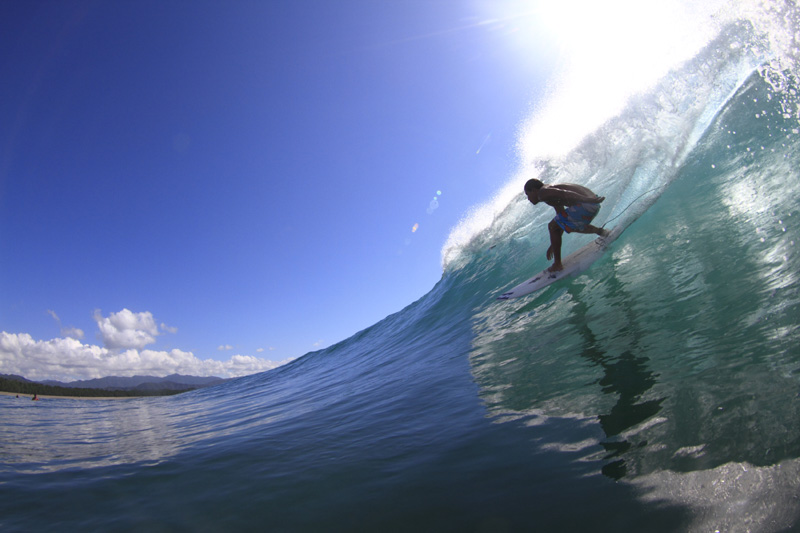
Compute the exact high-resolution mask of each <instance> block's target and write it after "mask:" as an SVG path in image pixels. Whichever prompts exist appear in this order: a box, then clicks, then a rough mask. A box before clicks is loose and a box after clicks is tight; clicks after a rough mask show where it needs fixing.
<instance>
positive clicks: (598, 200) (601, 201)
mask: <svg viewBox="0 0 800 533" xmlns="http://www.w3.org/2000/svg"><path fill="white" fill-rule="evenodd" d="M605 199H606V197H605V196H598V197H597V199H596V200H595V203H598V204H602V203H603V200H605Z"/></svg>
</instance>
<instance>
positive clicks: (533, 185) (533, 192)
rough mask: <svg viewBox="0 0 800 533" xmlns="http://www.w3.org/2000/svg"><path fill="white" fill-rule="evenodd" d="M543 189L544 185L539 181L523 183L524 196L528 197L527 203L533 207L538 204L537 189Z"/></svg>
mask: <svg viewBox="0 0 800 533" xmlns="http://www.w3.org/2000/svg"><path fill="white" fill-rule="evenodd" d="M542 187H544V183H542V182H541V181H539V180H528V181H527V182H525V196H527V197H528V201H530V203H532V204H533V205H536V204H538V203H539V189H541V188H542Z"/></svg>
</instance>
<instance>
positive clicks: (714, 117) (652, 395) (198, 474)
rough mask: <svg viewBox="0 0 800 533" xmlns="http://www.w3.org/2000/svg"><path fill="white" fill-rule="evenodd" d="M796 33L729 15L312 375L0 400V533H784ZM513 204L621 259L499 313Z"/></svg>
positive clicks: (791, 10) (797, 183)
mask: <svg viewBox="0 0 800 533" xmlns="http://www.w3.org/2000/svg"><path fill="white" fill-rule="evenodd" d="M798 19H800V15H798V12H797V7H796V6H795V4H794V3H793V2H788V1H787V2H774V3H764V4H757V9H756V8H754V9H753V10H752V11H751V12H743V13H737V14H735V16H734V15H731V21H730V22H728V23H725V24H721V25H720V29H719V31H718V32H717V33H716V36H715V37H714V38H713V39H711V40H710V41H709V42H708V44H707V45H706V46H704V47H703V48H702V49H701V50H699V51H698V52H697V53H696V54H695V55H694V57H692V58H690V59H689V60H688V61H685V62H682V63H680V64H678V65H675V66H674V67H673V68H672V69H671V70H669V72H668V73H667V74H666V75H664V76H663V77H662V78H661V79H660V80H659V81H658V82H657V83H655V84H654V85H652V86H651V87H650V88H649V89H647V90H646V91H643V92H639V93H638V94H636V95H634V96H633V97H631V99H630V100H628V103H627V104H626V106H625V107H624V108H623V109H622V110H621V111H620V112H618V113H617V114H615V115H614V116H612V117H609V118H608V119H607V120H605V121H604V122H603V123H602V124H601V125H600V126H599V127H597V128H594V129H592V130H591V131H589V132H587V134H586V135H584V136H582V137H581V140H580V141H579V142H577V143H576V144H575V145H574V146H573V147H571V148H570V149H569V150H567V151H565V152H564V153H561V154H557V155H551V156H547V157H541V156H540V157H535V158H531V159H529V160H523V161H522V163H521V165H520V170H519V172H518V173H517V174H515V175H514V176H511V177H509V176H498V184H499V185H502V183H504V182H506V181H511V182H512V183H513V187H514V189H513V190H514V194H507V195H502V194H501V195H498V198H495V199H487V204H486V206H485V208H484V209H482V210H477V211H476V213H474V214H471V215H469V216H468V217H466V219H465V221H464V223H463V224H462V225H461V226H459V227H458V228H455V229H454V231H453V235H452V236H451V239H450V240H449V241H448V242H447V244H446V245H445V247H444V249H443V254H442V255H443V274H442V278H441V280H440V281H439V282H438V283H437V284H436V285H435V286H434V287H433V288H432V290H431V291H430V292H429V293H428V294H426V295H425V296H423V297H422V298H420V299H419V300H417V301H415V302H413V303H411V304H410V305H408V307H406V308H405V309H402V310H400V311H399V312H397V313H395V314H393V315H391V316H388V317H386V318H385V319H384V320H382V321H380V322H378V323H377V324H375V325H373V326H371V327H369V328H367V329H365V330H364V331H361V332H359V333H357V334H356V335H354V336H353V337H351V338H349V339H346V340H344V341H342V342H340V343H338V344H336V345H334V346H331V347H330V348H327V349H325V350H321V351H317V352H313V353H309V354H307V355H305V356H303V357H301V358H299V359H297V360H295V361H293V362H291V363H289V364H287V365H285V366H282V367H280V368H277V369H275V370H272V371H269V372H266V373H263V374H258V375H253V376H248V377H244V378H240V379H236V380H233V381H230V382H227V383H225V384H222V385H219V386H215V387H210V388H206V389H201V390H197V391H193V392H190V393H185V394H181V395H178V396H174V397H162V398H142V399H135V400H127V401H101V400H98V401H78V400H68V399H58V400H48V401H44V402H38V403H36V404H33V403H32V402H22V401H19V400H16V399H14V398H12V397H2V396H0V420H1V422H0V530H2V531H4V532H11V531H14V532H16V531H20V532H22V531H38V532H42V531H147V532H154V531H155V532H157V531H170V532H171V531H193V532H194V531H199V532H202V531H287V532H291V531H559V532H569V531H704V532H713V531H726V532H727V531H754V532H773V531H774V532H780V531H790V530H800V320H798V319H799V318H800V284H799V283H798V276H799V275H800V253H798V248H799V246H798V244H800V202H798V198H799V197H800V142H798V140H799V139H800V111H799V108H798V102H799V101H800V98H799V97H798V90H800V84H799V83H798V72H800V68H798V65H800V61H798V59H800V51H799V49H800V24H799V23H798ZM588 94H590V92H588ZM523 159H524V158H523ZM530 177H539V179H541V180H542V181H545V182H548V183H553V182H575V183H581V184H584V185H587V186H588V187H590V188H591V189H592V190H594V191H595V192H597V193H598V194H600V195H603V196H605V197H606V200H605V202H604V203H603V208H602V209H601V211H600V213H599V215H598V218H597V219H596V220H595V224H598V225H604V224H605V225H606V227H609V228H611V227H614V226H616V225H619V224H622V225H623V226H624V227H625V231H624V233H623V234H622V235H621V236H620V238H619V239H618V240H617V241H616V242H614V243H613V244H612V245H611V246H610V247H609V249H608V251H607V252H606V253H605V254H604V255H603V256H602V257H601V258H600V259H599V260H597V261H596V262H595V263H594V264H593V265H592V266H591V268H589V269H588V270H587V271H585V272H584V273H583V274H581V275H579V276H577V277H574V278H571V279H568V280H565V281H562V282H558V283H555V284H554V285H551V286H550V287H548V288H547V289H545V290H543V291H541V292H539V293H535V294H533V295H530V296H528V297H525V298H521V299H518V300H512V301H497V300H496V299H495V298H496V297H497V296H498V295H499V294H501V293H502V292H504V291H505V290H507V289H508V288H510V287H512V286H514V285H515V284H517V283H519V282H520V281H522V280H524V279H526V278H527V277H530V276H531V275H533V274H534V273H535V272H537V271H539V270H541V269H543V268H544V267H545V266H546V265H547V261H546V259H545V257H544V250H545V249H546V248H547V246H548V236H547V231H546V225H547V222H548V220H549V218H551V217H552V210H548V209H545V208H542V207H541V206H538V208H534V207H532V206H531V205H530V204H529V203H528V202H527V200H526V199H525V198H524V196H523V195H522V185H523V183H524V181H525V179H527V178H530ZM499 185H498V186H499ZM590 239H591V237H590V236H581V235H569V236H566V237H565V239H564V252H565V255H566V254H568V253H569V252H570V251H572V250H575V249H577V248H578V247H580V246H582V245H583V244H585V243H587V242H589V240H590Z"/></svg>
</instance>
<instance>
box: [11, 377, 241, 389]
mask: <svg viewBox="0 0 800 533" xmlns="http://www.w3.org/2000/svg"><path fill="white" fill-rule="evenodd" d="M6 377H7V378H9V379H17V380H22V381H28V380H26V379H25V378H20V377H19V376H6ZM225 381H227V380H225V379H222V378H218V377H214V376H212V377H198V376H183V375H180V374H172V375H169V376H166V377H163V378H158V377H155V376H133V377H118V376H109V377H105V378H98V379H84V380H80V381H70V382H68V383H64V382H61V381H54V380H48V381H42V382H41V383H42V384H44V385H52V386H55V387H67V388H71V389H104V390H190V389H198V388H202V387H208V386H210V385H217V384H219V383H223V382H225Z"/></svg>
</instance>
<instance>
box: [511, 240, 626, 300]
mask: <svg viewBox="0 0 800 533" xmlns="http://www.w3.org/2000/svg"><path fill="white" fill-rule="evenodd" d="M624 229H625V228H623V227H622V226H616V227H615V228H614V229H612V230H611V232H610V233H609V234H608V235H606V236H605V237H598V238H596V239H595V240H593V241H592V242H590V243H589V244H587V245H586V246H584V247H583V248H580V249H579V250H576V251H574V252H572V253H571V254H569V255H568V256H567V257H566V258H565V259H562V260H561V264H562V265H564V270H559V271H558V272H549V271H548V270H547V269H544V270H542V271H541V272H539V273H538V274H536V275H535V276H533V277H532V278H531V279H528V280H525V281H523V282H522V283H520V284H519V285H517V286H516V287H514V288H513V289H511V290H510V291H508V292H504V293H503V294H501V295H500V296H498V297H497V299H498V300H510V299H512V298H519V297H520V296H525V295H526V294H530V293H532V292H536V291H538V290H541V289H544V288H545V287H547V286H548V285H550V284H551V283H555V282H556V281H558V280H561V279H565V278H568V277H570V276H575V275H577V274H580V273H581V272H583V271H584V270H586V269H587V268H589V267H590V266H591V265H592V263H594V262H595V261H597V259H599V258H600V256H601V255H603V252H605V251H606V248H608V245H610V244H611V243H612V242H614V241H615V240H616V239H617V237H619V236H620V234H621V233H622V231H623V230H624Z"/></svg>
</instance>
